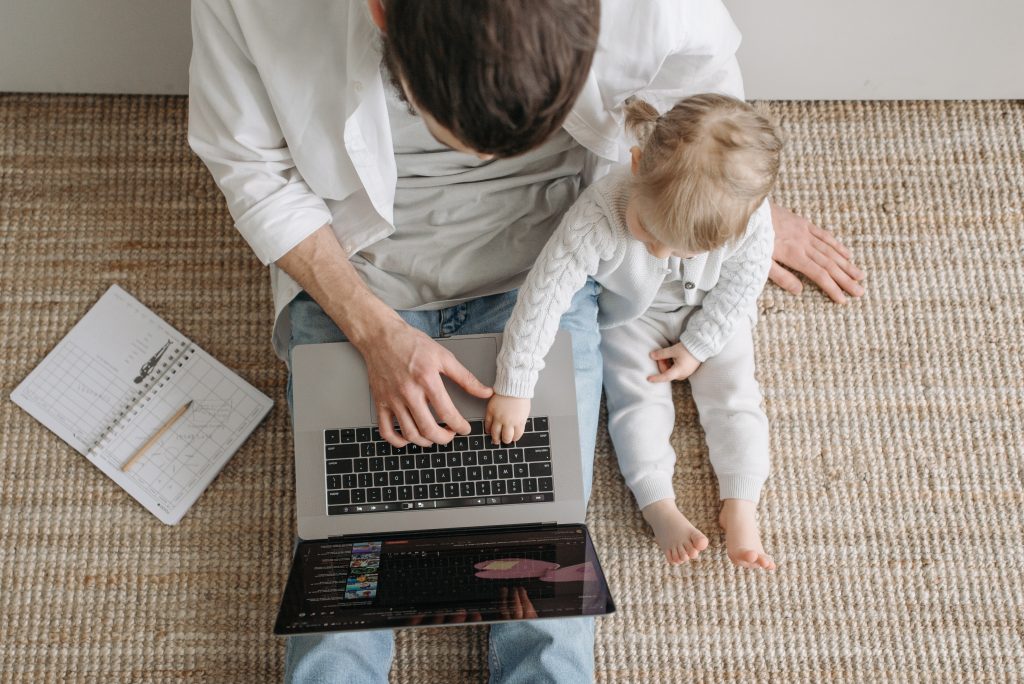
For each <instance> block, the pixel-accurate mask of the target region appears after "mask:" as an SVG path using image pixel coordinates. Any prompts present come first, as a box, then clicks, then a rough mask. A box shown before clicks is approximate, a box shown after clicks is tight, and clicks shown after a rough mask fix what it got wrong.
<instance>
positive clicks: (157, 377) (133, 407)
mask: <svg viewBox="0 0 1024 684" xmlns="http://www.w3.org/2000/svg"><path fill="white" fill-rule="evenodd" d="M195 351H196V348H195V345H193V344H192V343H191V342H189V341H188V340H185V341H183V342H178V343H177V344H176V345H175V346H174V347H173V348H172V349H171V356H170V358H165V359H163V360H161V361H160V363H159V365H158V366H157V367H156V369H155V370H154V371H153V372H152V373H151V374H150V376H149V378H148V379H147V381H146V384H145V385H144V386H143V387H141V388H140V389H138V390H136V391H135V392H133V393H132V394H131V398H130V399H129V400H128V402H127V403H126V404H125V406H124V407H123V408H122V409H121V410H119V411H118V412H117V413H116V414H115V415H114V417H113V419H112V420H111V422H110V425H109V426H108V427H107V429H106V430H104V431H103V432H102V433H100V435H99V436H98V437H97V438H96V439H95V441H94V442H93V445H92V447H90V449H89V453H90V454H91V453H93V452H95V451H98V450H100V449H101V448H104V447H106V445H107V443H108V442H109V441H110V440H111V439H113V438H114V437H116V436H117V435H118V434H120V431H119V430H118V428H119V427H124V426H126V425H127V424H128V423H130V422H131V420H132V419H133V418H134V417H135V416H137V415H138V413H139V409H140V408H142V406H143V405H144V404H148V403H149V402H150V401H152V399H153V397H154V396H156V393H157V392H158V391H159V390H160V388H161V387H163V386H164V385H165V384H167V381H168V379H169V378H170V377H171V376H173V375H175V374H176V373H177V372H178V370H179V369H180V368H182V366H184V364H185V362H186V361H188V360H189V359H190V358H192V355H193V354H195Z"/></svg>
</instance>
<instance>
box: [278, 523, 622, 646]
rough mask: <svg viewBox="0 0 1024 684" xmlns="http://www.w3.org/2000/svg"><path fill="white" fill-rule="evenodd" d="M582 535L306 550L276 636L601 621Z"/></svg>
mask: <svg viewBox="0 0 1024 684" xmlns="http://www.w3.org/2000/svg"><path fill="white" fill-rule="evenodd" d="M614 610H615V606H614V604H613V602H612V598H611V595H610V593H609V591H608V585H607V583H606V582H605V579H604V575H603V573H602V571H601V566H600V564H599V563H598V560H597V554H596V553H595V551H594V546H593V543H592V542H591V540H590V536H589V534H588V533H587V529H586V527H584V526H583V525H560V526H550V527H539V526H538V527H533V528H516V529H507V528H506V529H494V528H489V529H487V530H479V531H457V532H456V531H451V532H449V531H444V532H438V531H434V532H432V533H426V534H410V535H409V536H395V535H388V536H387V537H385V538H382V537H378V538H375V537H372V536H370V537H363V538H358V539H356V538H353V539H344V540H328V541H310V542H301V543H300V544H299V545H298V548H297V549H296V553H295V562H294V564H293V565H292V570H291V574H290V575H289V577H288V584H287V586H286V587H285V593H284V597H283V598H282V601H281V610H280V612H279V613H278V617H277V624H276V625H275V627H274V632H275V633H276V634H300V633H304V632H333V631H342V630H361V629H380V628H389V627H411V626H436V625H453V624H462V623H472V622H495V621H502V620H517V619H534V618H545V617H570V616H580V615H603V614H605V613H610V612H612V611H614Z"/></svg>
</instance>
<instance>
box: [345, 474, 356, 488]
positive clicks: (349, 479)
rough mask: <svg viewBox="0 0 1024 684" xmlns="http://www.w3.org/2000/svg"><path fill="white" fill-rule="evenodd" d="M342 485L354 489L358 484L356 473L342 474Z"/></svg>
mask: <svg viewBox="0 0 1024 684" xmlns="http://www.w3.org/2000/svg"><path fill="white" fill-rule="evenodd" d="M341 486H342V487H344V488H345V489H354V488H355V487H357V486H358V485H357V484H356V476H355V475H342V476H341Z"/></svg>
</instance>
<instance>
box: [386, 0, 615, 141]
mask: <svg viewBox="0 0 1024 684" xmlns="http://www.w3.org/2000/svg"><path fill="white" fill-rule="evenodd" d="M384 7H385V16H386V17H387V19H386V22H387V24H386V32H387V37H386V39H385V41H384V56H385V61H386V64H387V66H388V69H389V70H390V71H391V72H392V74H391V75H392V79H393V80H396V81H397V80H398V78H399V77H401V79H404V81H405V86H406V88H408V90H409V95H410V96H411V97H412V100H413V101H414V102H415V104H416V106H417V107H418V108H420V109H421V110H423V111H425V112H427V113H429V114H430V116H432V117H433V118H434V119H435V120H437V122H438V123H439V124H440V125H441V126H444V127H445V128H446V129H448V130H449V131H451V133H452V134H453V135H454V136H455V137H456V138H458V140H459V141H460V142H462V143H463V144H464V145H467V146H468V147H471V148H473V150H475V151H477V152H481V153H484V154H493V155H496V156H499V157H510V156H514V155H517V154H521V153H523V152H526V151H527V150H530V149H533V148H535V147H537V146H538V145H540V144H541V143H543V142H544V141H545V140H546V139H547V138H548V137H549V136H550V135H551V134H552V133H554V132H555V131H557V130H558V129H559V127H561V125H562V122H564V121H565V117H566V116H568V115H569V112H570V110H572V106H573V103H574V102H575V101H576V97H577V96H578V95H579V93H580V90H582V89H583V84H584V83H586V80H587V76H588V74H589V72H590V64H591V62H592V61H593V58H594V50H595V49H596V48H597V36H598V28H599V23H600V13H601V12H600V1H599V0H389V2H387V3H386V4H385V6H384Z"/></svg>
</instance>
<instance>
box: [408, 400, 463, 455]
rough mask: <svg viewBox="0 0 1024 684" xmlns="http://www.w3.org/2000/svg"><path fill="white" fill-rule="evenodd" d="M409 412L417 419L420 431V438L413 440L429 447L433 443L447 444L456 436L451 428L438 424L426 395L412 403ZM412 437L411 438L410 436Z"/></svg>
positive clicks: (417, 427) (417, 426)
mask: <svg viewBox="0 0 1024 684" xmlns="http://www.w3.org/2000/svg"><path fill="white" fill-rule="evenodd" d="M409 413H410V414H411V415H412V418H413V420H415V421H416V429H417V430H418V431H419V433H420V434H419V436H420V440H413V441H414V442H416V443H417V444H419V445H420V446H421V447H429V446H431V445H432V444H447V443H448V442H450V441H451V439H452V438H453V437H454V436H455V434H454V433H453V432H451V430H446V429H445V428H443V427H441V426H440V425H438V424H437V420H436V419H435V418H434V415H433V414H432V413H431V412H430V407H429V406H427V401H426V397H424V398H423V399H421V400H420V401H418V402H416V403H415V404H410V406H409ZM410 439H411V438H410Z"/></svg>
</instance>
